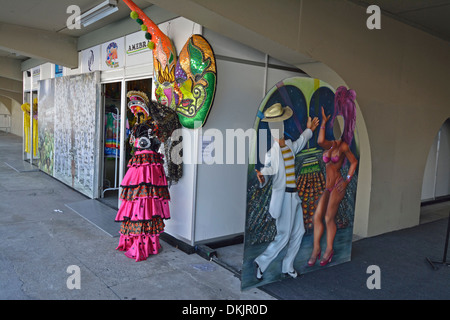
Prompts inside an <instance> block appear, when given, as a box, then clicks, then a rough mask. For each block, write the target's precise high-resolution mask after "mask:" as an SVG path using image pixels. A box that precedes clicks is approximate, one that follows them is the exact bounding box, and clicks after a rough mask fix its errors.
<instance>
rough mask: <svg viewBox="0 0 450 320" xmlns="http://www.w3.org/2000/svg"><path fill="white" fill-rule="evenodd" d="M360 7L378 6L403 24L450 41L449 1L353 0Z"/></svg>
mask: <svg viewBox="0 0 450 320" xmlns="http://www.w3.org/2000/svg"><path fill="white" fill-rule="evenodd" d="M353 2H356V3H358V4H360V5H362V6H365V7H368V6H369V5H372V4H375V5H378V6H379V7H380V9H381V11H382V12H383V13H384V14H386V15H388V16H390V17H392V18H394V19H396V20H398V21H401V22H403V23H406V24H409V25H411V26H413V27H416V28H419V29H421V30H423V31H425V32H427V33H429V34H432V35H434V36H436V37H438V38H441V39H444V40H446V41H450V23H449V19H450V0H355V1H353Z"/></svg>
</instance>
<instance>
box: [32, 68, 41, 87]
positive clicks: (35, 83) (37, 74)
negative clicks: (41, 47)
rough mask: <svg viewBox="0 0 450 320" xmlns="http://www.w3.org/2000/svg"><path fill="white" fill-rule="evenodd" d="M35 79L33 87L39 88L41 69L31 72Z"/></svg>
mask: <svg viewBox="0 0 450 320" xmlns="http://www.w3.org/2000/svg"><path fill="white" fill-rule="evenodd" d="M31 74H32V77H33V86H37V84H38V81H39V80H41V67H36V68H34V69H33V70H32V72H31Z"/></svg>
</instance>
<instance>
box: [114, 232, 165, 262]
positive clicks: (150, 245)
mask: <svg viewBox="0 0 450 320" xmlns="http://www.w3.org/2000/svg"><path fill="white" fill-rule="evenodd" d="M160 248H161V244H160V243H159V235H146V234H140V235H123V234H121V235H120V239H119V245H118V247H117V248H116V250H120V251H125V255H126V256H127V257H128V258H131V259H135V260H136V262H138V261H143V260H146V259H147V258H148V256H149V255H151V254H158V252H159V249H160Z"/></svg>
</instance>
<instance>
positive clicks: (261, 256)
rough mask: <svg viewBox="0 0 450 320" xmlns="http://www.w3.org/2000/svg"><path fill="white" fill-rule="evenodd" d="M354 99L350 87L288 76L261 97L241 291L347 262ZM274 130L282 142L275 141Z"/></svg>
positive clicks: (355, 154)
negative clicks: (278, 131) (333, 86)
mask: <svg viewBox="0 0 450 320" xmlns="http://www.w3.org/2000/svg"><path fill="white" fill-rule="evenodd" d="M355 98H356V94H355V92H354V91H353V90H349V89H347V88H344V87H339V88H338V89H337V90H336V92H335V91H334V89H333V88H332V87H331V86H330V85H328V84H327V83H325V82H323V81H321V80H318V79H311V78H303V77H293V78H288V79H284V80H283V81H280V82H279V83H277V85H275V86H274V87H273V88H271V89H270V90H269V92H268V93H267V95H266V96H265V98H264V99H263V101H262V102H261V104H260V106H259V109H258V110H257V117H256V120H255V125H254V128H255V129H256V132H258V134H259V136H258V138H257V139H256V143H255V145H253V146H252V150H251V152H250V156H249V157H250V159H249V167H248V175H247V214H246V224H245V241H244V260H243V268H242V276H241V281H242V283H241V286H242V288H243V289H248V288H251V287H257V286H260V285H263V284H267V283H271V282H274V281H278V280H282V279H286V278H295V277H297V276H298V275H299V274H302V273H306V272H311V271H315V270H319V269H321V268H326V267H329V266H333V265H336V264H340V263H343V262H346V261H349V260H350V258H351V246H352V235H353V221H354V211H355V199H356V187H357V181H358V159H359V147H358V139H357V133H356V132H355V120H356V119H355V117H356V106H355ZM341 117H342V118H343V121H342V120H340V118H341ZM308 119H310V120H311V121H310V122H309V121H308ZM314 119H317V120H318V122H317V120H314ZM315 126H317V127H315ZM274 129H281V132H282V133H283V135H282V136H281V137H284V140H278V139H277V140H276V138H279V137H280V136H276V135H275V132H276V131H275V130H274ZM312 130H313V131H312ZM263 133H264V134H263ZM272 135H274V137H272ZM289 158H290V159H289ZM292 158H293V159H292ZM289 161H291V162H292V163H288V162H289ZM291 180H292V181H291ZM319 204H320V205H319ZM333 204H334V205H333ZM325 218H327V219H325ZM325 221H328V223H327V224H325ZM327 238H328V239H329V240H330V241H329V243H330V245H328V246H327V241H326V240H327Z"/></svg>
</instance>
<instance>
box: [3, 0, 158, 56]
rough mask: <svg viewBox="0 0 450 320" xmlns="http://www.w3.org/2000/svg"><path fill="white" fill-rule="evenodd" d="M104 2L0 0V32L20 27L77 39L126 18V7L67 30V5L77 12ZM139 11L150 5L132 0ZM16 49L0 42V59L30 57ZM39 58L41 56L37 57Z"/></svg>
mask: <svg viewBox="0 0 450 320" xmlns="http://www.w3.org/2000/svg"><path fill="white" fill-rule="evenodd" d="M103 1H104V0H94V1H93V0H57V1H55V0H14V1H9V0H0V7H1V10H0V31H1V28H2V27H5V26H20V27H25V29H24V30H25V32H26V31H27V30H37V31H42V32H45V34H46V35H50V33H54V34H57V35H59V38H64V37H66V38H75V39H76V38H78V37H80V36H82V35H85V34H88V33H90V32H92V31H95V30H97V29H99V28H102V27H104V26H106V25H108V24H111V23H113V22H116V21H118V20H122V19H124V18H126V17H128V16H129V14H130V10H129V8H128V7H127V6H126V5H125V4H124V3H123V2H122V1H121V0H119V1H118V7H119V10H118V11H117V12H115V13H113V14H111V15H110V16H108V17H106V18H104V19H102V20H100V21H98V22H96V23H94V24H92V25H90V26H87V27H82V28H80V29H72V30H70V29H68V28H67V20H68V18H69V16H70V15H71V14H72V11H70V12H69V13H67V8H68V7H69V6H71V5H77V6H79V7H80V11H81V12H82V13H83V12H86V11H87V10H89V9H91V8H93V7H95V6H96V5H98V4H100V3H102V2H103ZM134 2H135V3H136V4H137V5H139V6H140V7H141V8H142V9H144V8H147V7H149V6H151V3H149V2H148V1H146V0H135V1H134ZM18 51H19V50H17V48H9V47H8V45H7V44H5V43H2V41H0V58H4V57H7V58H10V59H17V60H21V61H24V60H27V59H29V58H34V57H33V55H29V54H27V53H26V52H18ZM41 58H42V57H41Z"/></svg>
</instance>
